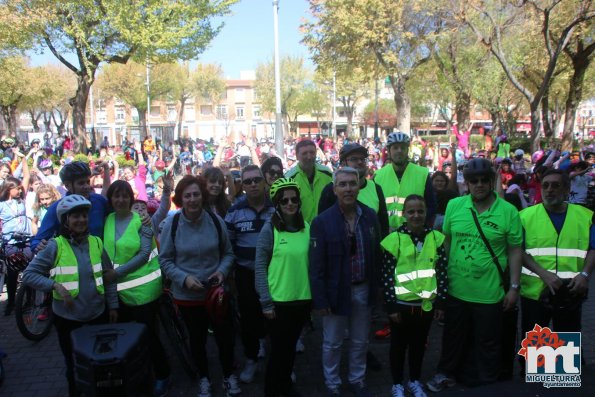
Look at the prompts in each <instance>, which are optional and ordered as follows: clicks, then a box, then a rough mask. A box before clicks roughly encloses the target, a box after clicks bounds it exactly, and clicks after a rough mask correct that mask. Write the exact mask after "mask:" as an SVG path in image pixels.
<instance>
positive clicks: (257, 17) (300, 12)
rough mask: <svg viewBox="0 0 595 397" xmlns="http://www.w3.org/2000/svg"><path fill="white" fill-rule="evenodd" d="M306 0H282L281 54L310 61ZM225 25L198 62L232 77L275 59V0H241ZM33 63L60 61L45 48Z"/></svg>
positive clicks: (280, 21) (32, 58)
mask: <svg viewBox="0 0 595 397" xmlns="http://www.w3.org/2000/svg"><path fill="white" fill-rule="evenodd" d="M307 10H308V2H307V1H306V0H279V53H280V54H281V56H284V55H293V56H296V55H298V56H303V57H304V59H305V60H307V63H306V64H307V65H308V66H309V67H312V63H311V62H310V61H309V59H308V58H309V54H308V49H307V47H306V46H304V45H303V44H301V43H300V40H301V39H302V35H301V33H300V31H299V27H300V23H301V21H302V19H303V18H306V17H308V16H309V15H308V11H307ZM223 21H224V23H225V26H224V27H223V29H222V30H221V32H220V33H219V35H218V36H217V37H215V39H214V40H213V41H212V42H211V44H210V46H209V47H208V48H207V49H206V51H205V52H203V53H202V54H201V55H199V58H198V62H201V63H218V64H220V65H221V66H222V67H223V71H224V75H225V77H226V78H229V79H239V78H240V71H249V70H256V67H257V66H258V64H259V63H263V62H267V61H268V60H270V59H272V56H273V52H274V46H275V42H274V33H273V2H272V0H240V1H239V2H238V3H236V4H235V5H233V6H232V7H231V14H230V15H228V16H226V17H225V18H223ZM31 61H32V64H33V65H43V64H47V63H59V61H58V60H57V59H56V58H55V57H54V56H53V55H52V54H51V53H50V52H49V51H47V50H46V52H45V53H44V54H41V55H36V54H31Z"/></svg>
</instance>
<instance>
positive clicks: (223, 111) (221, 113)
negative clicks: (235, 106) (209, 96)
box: [217, 105, 227, 119]
mask: <svg viewBox="0 0 595 397" xmlns="http://www.w3.org/2000/svg"><path fill="white" fill-rule="evenodd" d="M217 118H218V119H226V118H227V105H217Z"/></svg>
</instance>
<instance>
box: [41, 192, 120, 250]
mask: <svg viewBox="0 0 595 397" xmlns="http://www.w3.org/2000/svg"><path fill="white" fill-rule="evenodd" d="M89 201H90V202H91V211H90V212H89V232H90V233H91V235H92V236H97V237H99V238H101V239H103V225H104V223H105V217H106V216H107V214H108V213H109V209H108V205H107V199H106V198H105V197H103V196H102V195H100V194H96V193H91V194H90V196H89ZM59 202H60V200H58V201H56V202H55V203H54V204H52V205H50V207H49V208H48V211H47V212H46V214H45V216H44V217H43V220H42V221H41V226H40V227H39V230H38V231H37V234H36V235H35V237H33V240H31V249H32V250H35V247H37V244H39V243H40V242H41V240H49V239H51V238H52V237H54V236H56V235H57V234H58V231H59V230H60V222H59V221H58V216H57V215H56V208H57V207H58V203H59Z"/></svg>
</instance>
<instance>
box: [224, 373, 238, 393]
mask: <svg viewBox="0 0 595 397" xmlns="http://www.w3.org/2000/svg"><path fill="white" fill-rule="evenodd" d="M223 390H225V393H227V397H240V396H241V395H242V389H240V385H239V384H238V377H237V376H235V375H230V376H229V378H223Z"/></svg>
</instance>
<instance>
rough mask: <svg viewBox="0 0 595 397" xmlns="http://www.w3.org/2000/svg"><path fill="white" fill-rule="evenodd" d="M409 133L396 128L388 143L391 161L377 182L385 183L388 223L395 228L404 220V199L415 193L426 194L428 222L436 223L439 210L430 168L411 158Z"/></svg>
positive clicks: (383, 188)
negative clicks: (429, 176)
mask: <svg viewBox="0 0 595 397" xmlns="http://www.w3.org/2000/svg"><path fill="white" fill-rule="evenodd" d="M409 143H410V139H409V135H407V134H405V133H403V132H400V131H398V132H392V133H390V134H389V135H388V138H387V141H386V147H387V150H388V154H389V156H390V160H391V162H390V163H389V164H386V165H385V166H384V167H382V168H381V169H379V170H378V171H376V173H375V175H374V182H376V184H377V185H380V187H382V192H383V193H384V196H385V198H386V207H387V213H388V223H389V227H390V230H391V231H394V230H396V229H397V228H398V227H399V226H401V224H402V223H403V221H404V219H405V218H403V203H404V202H405V198H406V197H407V196H409V195H411V194H417V195H419V196H422V197H423V198H424V199H425V202H426V210H427V215H426V217H427V218H426V224H432V222H433V218H434V214H435V213H436V199H435V197H434V189H433V188H432V181H431V180H430V178H428V174H429V173H428V169H427V168H425V167H421V166H419V165H417V164H414V163H411V162H410V161H409Z"/></svg>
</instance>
